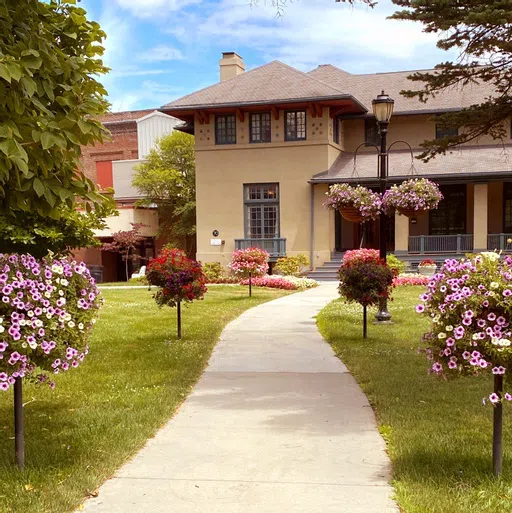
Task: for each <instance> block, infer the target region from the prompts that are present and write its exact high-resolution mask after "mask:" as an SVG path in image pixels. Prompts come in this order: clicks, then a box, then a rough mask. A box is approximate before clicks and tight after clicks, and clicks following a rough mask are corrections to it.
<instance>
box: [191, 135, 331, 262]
mask: <svg viewBox="0 0 512 513" xmlns="http://www.w3.org/2000/svg"><path fill="white" fill-rule="evenodd" d="M271 144H272V143H271ZM200 145H201V142H199V143H198V148H197V150H198V151H197V152H196V182H197V247H198V249H197V258H198V259H199V260H201V261H202V262H213V261H218V262H221V263H224V264H225V263H227V262H229V260H230V258H231V254H232V252H233V251H234V249H235V246H234V239H237V238H244V235H245V234H244V198H243V185H244V184H249V183H279V193H280V233H281V237H284V238H286V239H287V254H288V255H294V254H298V253H305V254H306V255H309V254H310V250H311V208H310V204H311V196H310V194H311V191H310V185H309V184H308V180H309V179H310V178H311V176H312V175H313V174H315V173H318V172H320V171H323V170H325V169H327V164H328V162H327V161H328V156H327V144H323V145H319V144H313V145H310V144H304V143H287V144H286V145H284V146H283V145H279V144H276V145H275V146H274V147H269V148H267V149H266V151H261V146H263V145H250V146H249V145H247V147H245V146H242V147H240V148H231V149H225V148H223V147H222V146H217V147H215V148H214V149H212V150H211V151H210V150H202V149H200ZM267 146H269V145H267ZM319 189H320V188H319ZM325 191H326V188H324V192H325ZM315 199H316V201H315V203H316V221H317V223H316V226H317V230H318V233H317V234H316V237H315V240H316V248H315V249H316V250H317V252H318V253H319V254H320V256H319V257H318V258H319V259H327V258H326V257H328V256H329V252H330V250H331V245H332V243H331V241H330V239H331V235H330V234H332V233H334V230H333V229H332V230H330V231H329V230H327V229H326V227H327V226H329V225H328V224H327V223H325V224H324V225H323V226H320V224H321V222H322V220H324V221H326V220H328V215H327V214H326V213H325V212H324V210H323V206H322V205H321V204H322V203H323V201H325V200H324V197H323V194H322V193H319V194H315ZM326 216H327V219H326ZM213 230H218V231H219V232H220V235H219V238H221V239H223V240H224V241H225V244H224V245H223V246H210V239H211V238H213V237H212V232H213ZM324 255H325V256H324ZM315 258H316V256H315Z"/></svg>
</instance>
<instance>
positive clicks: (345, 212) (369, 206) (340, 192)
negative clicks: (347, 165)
mask: <svg viewBox="0 0 512 513" xmlns="http://www.w3.org/2000/svg"><path fill="white" fill-rule="evenodd" d="M381 205H382V201H381V198H380V195H379V194H377V193H376V192H373V191H371V190H370V189H367V188H366V187H362V186H360V185H358V186H357V187H353V186H352V185H349V184H347V183H337V184H335V185H331V187H330V188H329V192H328V193H327V201H326V202H325V206H326V207H327V208H332V209H334V210H338V211H339V212H340V214H341V215H342V216H343V217H344V218H345V219H347V220H348V221H352V222H354V223H365V222H366V221H373V220H375V219H377V218H378V217H379V215H380V209H381Z"/></svg>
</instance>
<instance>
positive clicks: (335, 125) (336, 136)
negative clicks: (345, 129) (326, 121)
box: [332, 118, 340, 144]
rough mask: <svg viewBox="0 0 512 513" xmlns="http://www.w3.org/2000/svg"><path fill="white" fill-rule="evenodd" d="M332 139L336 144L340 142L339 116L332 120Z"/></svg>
mask: <svg viewBox="0 0 512 513" xmlns="http://www.w3.org/2000/svg"><path fill="white" fill-rule="evenodd" d="M332 140H333V141H334V142H335V143H336V144H340V120H339V119H338V118H334V119H333V120H332Z"/></svg>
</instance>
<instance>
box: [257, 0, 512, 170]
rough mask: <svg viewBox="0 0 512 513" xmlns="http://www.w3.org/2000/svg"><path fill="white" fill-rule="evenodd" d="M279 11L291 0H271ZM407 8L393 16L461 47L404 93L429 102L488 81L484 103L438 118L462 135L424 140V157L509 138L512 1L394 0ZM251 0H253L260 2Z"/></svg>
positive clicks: (352, 0) (443, 44)
mask: <svg viewBox="0 0 512 513" xmlns="http://www.w3.org/2000/svg"><path fill="white" fill-rule="evenodd" d="M271 1H272V5H273V6H274V7H276V11H277V14H278V15H281V14H282V13H283V10H284V8H285V7H286V6H287V5H288V4H291V3H293V1H292V0H271ZM335 2H338V3H341V2H342V3H349V4H356V3H363V4H366V5H369V6H370V7H375V6H377V8H378V5H377V4H378V2H375V1H372V0H335ZM392 2H393V3H394V4H395V5H397V6H399V7H401V8H403V9H402V10H400V11H398V12H396V13H395V14H393V15H392V16H391V17H390V18H391V19H395V20H407V21H418V22H420V23H422V24H423V25H424V31H425V32H428V33H435V34H439V35H440V37H439V40H438V42H437V46H438V47H439V48H441V49H442V50H453V49H455V50H457V55H458V58H457V59H456V60H455V61H446V62H442V63H440V64H438V65H437V66H435V68H434V70H433V71H424V72H423V71H419V72H416V73H413V74H411V75H410V76H409V78H410V79H411V80H412V81H414V82H417V83H418V88H417V89H410V90H406V91H402V94H403V95H404V96H407V97H409V98H418V99H419V100H420V101H422V102H427V101H428V99H429V98H432V97H435V96H436V95H437V94H439V93H440V92H442V91H446V90H449V89H450V88H455V87H459V88H460V87H467V86H470V85H472V84H475V83H477V82H478V83H480V84H483V85H487V87H488V88H489V90H490V93H489V96H488V97H487V98H485V99H484V101H482V102H481V103H478V104H474V105H471V106H469V107H467V108H464V109H461V110H459V111H455V112H447V113H445V114H443V115H441V116H438V117H436V122H437V123H439V124H440V125H442V126H444V127H445V128H457V129H459V134H458V135H454V136H449V137H445V138H443V139H436V140H429V141H425V142H424V143H423V144H422V146H423V147H424V148H425V151H424V152H423V154H422V155H421V156H420V158H423V159H425V160H430V159H431V158H433V157H434V156H435V155H437V154H444V153H446V151H447V150H448V149H450V148H453V147H454V146H457V145H459V144H462V143H466V142H470V141H475V140H478V139H479V138H480V137H482V136H483V135H491V136H492V137H494V138H496V139H501V140H504V139H506V138H508V125H509V120H510V117H511V116H512V45H511V43H510V41H511V40H512V0H457V1H455V0H454V1H448V0H429V1H426V0H392ZM258 3H259V2H258V0H252V1H251V4H253V5H256V4H258Z"/></svg>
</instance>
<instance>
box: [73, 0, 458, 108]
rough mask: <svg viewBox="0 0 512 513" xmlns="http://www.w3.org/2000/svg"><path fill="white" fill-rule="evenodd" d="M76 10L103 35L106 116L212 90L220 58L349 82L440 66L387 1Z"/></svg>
mask: <svg viewBox="0 0 512 513" xmlns="http://www.w3.org/2000/svg"><path fill="white" fill-rule="evenodd" d="M250 2H251V0H82V2H81V4H80V5H81V6H82V7H83V8H85V9H86V10H87V11H88V18H89V19H92V20H95V21H98V22H99V23H100V24H101V26H102V28H103V30H104V31H105V32H106V33H107V39H106V40H105V44H104V46H105V48H106V52H105V55H104V62H105V64H106V65H107V66H109V67H110V68H111V71H110V73H109V74H108V76H105V77H102V82H103V84H104V85H105V86H106V88H107V90H108V92H109V101H110V102H111V104H112V106H111V110H112V111H114V112H116V111H124V110H137V109H149V108H158V107H161V106H162V105H164V104H166V103H168V102H170V101H172V100H174V99H176V98H179V97H181V96H184V95H186V94H188V93H191V92H193V91H196V90H198V89H201V88H203V87H207V86H209V85H212V84H214V83H216V82H218V80H219V59H220V57H221V53H222V52H228V51H234V52H237V53H238V54H239V55H241V56H242V57H243V59H244V62H245V64H246V66H247V70H250V69H253V68H255V67H258V66H261V65H263V64H266V63H268V62H270V61H272V60H275V59H279V60H281V61H283V62H285V63H286V64H289V65H291V66H294V67H296V68H298V69H300V70H302V71H309V70H311V69H314V68H316V67H317V66H318V65H319V64H327V63H329V64H334V65H335V66H338V67H340V68H342V69H344V70H346V71H348V72H350V73H375V72H383V71H401V70H412V69H425V68H431V67H433V66H434V65H435V64H437V63H439V62H442V61H445V60H447V58H448V57H449V56H448V55H447V54H446V52H443V51H441V50H439V49H438V48H436V40H437V39H436V36H435V35H433V34H426V33H424V32H422V25H421V24H418V23H412V22H402V21H395V20H387V19H386V17H387V16H389V15H390V14H391V13H393V12H394V11H395V7H394V6H393V5H392V3H391V1H390V0H380V1H379V3H378V5H377V6H376V7H375V8H374V9H371V8H369V7H366V6H363V5H359V6H356V7H351V6H350V5H346V4H343V3H335V2H334V0H293V2H292V1H291V0H289V3H288V5H287V7H286V9H285V12H284V14H283V15H282V16H280V17H278V16H276V10H275V8H273V7H272V5H271V4H272V1H271V0H266V1H265V0H257V5H250Z"/></svg>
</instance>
